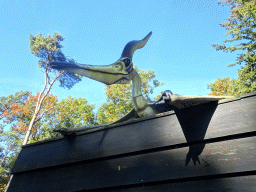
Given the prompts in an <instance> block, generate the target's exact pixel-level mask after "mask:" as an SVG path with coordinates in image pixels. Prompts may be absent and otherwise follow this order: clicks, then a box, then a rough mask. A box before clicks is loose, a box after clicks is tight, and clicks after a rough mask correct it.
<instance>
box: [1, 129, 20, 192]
mask: <svg viewBox="0 0 256 192" xmlns="http://www.w3.org/2000/svg"><path fill="white" fill-rule="evenodd" d="M0 142H1V146H2V147H1V148H0V191H4V190H5V188H6V186H7V183H8V181H9V179H10V177H11V174H10V172H11V169H12V167H13V165H14V162H15V160H16V159H17V156H18V154H19V151H20V149H21V143H22V138H21V135H20V133H19V132H18V131H17V129H15V127H13V126H12V127H11V128H10V129H9V130H8V131H5V132H4V131H3V127H2V128H1V129H0Z"/></svg>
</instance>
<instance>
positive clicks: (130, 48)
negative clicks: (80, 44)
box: [49, 32, 234, 161]
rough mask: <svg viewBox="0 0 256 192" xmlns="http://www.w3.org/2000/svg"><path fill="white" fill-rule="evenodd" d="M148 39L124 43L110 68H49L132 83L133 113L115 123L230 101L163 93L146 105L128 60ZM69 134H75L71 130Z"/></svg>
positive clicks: (110, 81) (57, 64)
mask: <svg viewBox="0 0 256 192" xmlns="http://www.w3.org/2000/svg"><path fill="white" fill-rule="evenodd" d="M151 35H152V32H150V33H149V34H148V35H147V36H146V37H145V38H143V39H142V40H138V41H130V42H129V43H127V44H126V46H125V47H124V50H123V52H122V54H121V57H120V58H119V59H118V60H117V61H116V62H114V63H113V64H110V65H104V66H102V65H83V64H70V63H63V62H51V63H50V64H49V65H50V67H51V68H53V69H58V70H66V71H68V72H70V73H74V74H78V75H81V76H85V77H88V78H91V79H93V80H96V81H99V82H102V83H104V84H106V85H112V84H127V83H129V82H130V81H132V101H133V105H134V109H133V110H132V111H131V112H130V113H129V114H127V116H125V117H123V118H122V119H120V120H118V121H117V122H120V121H125V120H128V119H130V118H132V117H133V116H137V117H147V116H153V115H156V114H157V113H161V112H163V111H162V110H164V109H163V108H162V107H161V104H165V105H166V104H167V105H171V106H173V107H174V109H181V108H186V107H190V106H194V105H198V104H201V103H206V102H210V101H218V100H221V99H234V97H232V96H208V95H176V94H172V92H171V91H168V90H167V91H165V92H164V93H163V95H162V97H161V98H160V99H159V101H157V102H155V103H149V102H148V101H147V99H146V98H145V97H144V96H143V95H142V91H141V78H140V76H139V74H138V73H137V71H136V70H135V69H134V68H133V62H132V57H133V54H134V52H135V51H136V50H137V49H140V48H143V47H144V46H145V45H146V43H147V42H148V40H149V38H150V37H151ZM117 122H114V123H117ZM85 129H86V128H85ZM85 129H84V130H85ZM62 131H63V130H62ZM66 131H67V130H66ZM73 131H77V130H76V129H74V130H73ZM79 131H83V129H79ZM68 132H72V130H68ZM191 154H192V153H191V151H190V155H189V158H192V159H193V158H194V159H195V160H197V159H198V158H197V156H198V155H197V156H196V157H193V155H192V156H191ZM187 161H188V160H187Z"/></svg>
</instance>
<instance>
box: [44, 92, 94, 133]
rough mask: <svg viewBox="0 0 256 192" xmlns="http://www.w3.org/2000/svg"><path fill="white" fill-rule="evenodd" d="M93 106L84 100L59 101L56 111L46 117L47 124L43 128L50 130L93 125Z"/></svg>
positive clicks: (68, 99)
mask: <svg viewBox="0 0 256 192" xmlns="http://www.w3.org/2000/svg"><path fill="white" fill-rule="evenodd" d="M93 109H94V105H92V104H89V103H88V102H87V100H86V99H83V98H72V97H71V96H69V97H68V98H67V99H63V100H61V101H60V102H59V103H58V104H57V106H56V110H55V111H54V112H53V113H51V114H50V115H49V116H47V120H48V122H47V123H46V124H44V127H48V128H51V129H59V128H74V127H81V126H89V125H93V124H94V112H93Z"/></svg>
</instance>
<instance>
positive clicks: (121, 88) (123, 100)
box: [97, 66, 163, 124]
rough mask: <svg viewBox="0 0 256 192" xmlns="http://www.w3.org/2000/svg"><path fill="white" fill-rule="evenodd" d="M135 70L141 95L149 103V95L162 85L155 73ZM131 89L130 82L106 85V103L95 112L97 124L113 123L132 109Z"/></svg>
mask: <svg viewBox="0 0 256 192" xmlns="http://www.w3.org/2000/svg"><path fill="white" fill-rule="evenodd" d="M135 69H136V70H137V72H138V73H139V75H140V77H141V82H142V94H143V96H144V97H145V98H147V100H148V101H151V98H150V95H151V94H152V93H153V91H154V88H155V87H158V86H160V85H163V83H160V82H159V81H158V80H156V79H155V71H151V70H149V71H143V70H141V69H138V68H137V67H136V66H135ZM151 81H152V82H151ZM150 82H151V84H150ZM131 89H132V82H130V83H129V84H125V85H120V84H114V85H106V88H105V94H106V95H107V101H106V102H105V103H103V104H102V105H101V106H100V107H99V109H98V111H97V119H98V123H99V124H104V123H110V122H114V121H116V120H118V119H119V118H121V117H123V116H124V115H126V114H127V113H128V112H129V111H130V110H132V109H133V103H132V100H131V99H132V94H131Z"/></svg>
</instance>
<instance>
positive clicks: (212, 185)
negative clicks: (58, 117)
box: [79, 175, 256, 192]
mask: <svg viewBox="0 0 256 192" xmlns="http://www.w3.org/2000/svg"><path fill="white" fill-rule="evenodd" d="M82 191H85V190H81V191H79V192H82ZM86 191H96V190H86ZM97 191H99V192H104V191H108V192H116V191H120V192H134V191H136V192H151V191H152V192H156V191H161V192H170V191H175V192H188V191H196V192H206V191H209V192H211V191H218V192H241V191H243V192H255V191H256V176H255V175H250V176H243V177H229V178H219V179H207V180H198V181H187V182H177V183H167V184H159V185H152V184H151V185H149V186H141V187H132V188H118V189H109V190H97Z"/></svg>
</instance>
